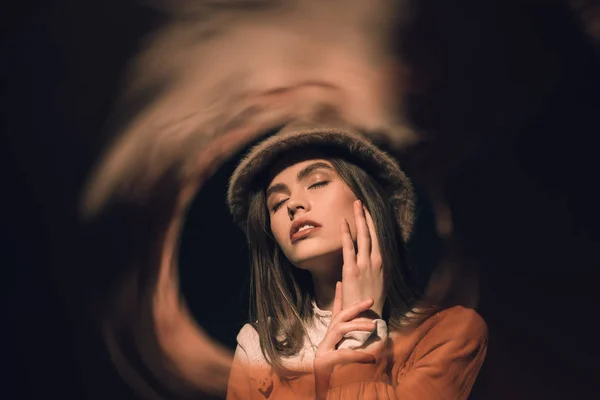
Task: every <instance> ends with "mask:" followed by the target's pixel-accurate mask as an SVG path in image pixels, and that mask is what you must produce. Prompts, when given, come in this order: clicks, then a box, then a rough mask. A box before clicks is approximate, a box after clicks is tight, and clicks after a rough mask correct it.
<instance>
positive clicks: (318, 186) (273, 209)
mask: <svg viewBox="0 0 600 400" xmlns="http://www.w3.org/2000/svg"><path fill="white" fill-rule="evenodd" d="M328 184H329V181H321V182H317V183H314V184H312V185H310V186H309V187H308V188H309V189H318V188H320V187H323V186H327V185H328ZM283 203H285V200H281V201H280V202H279V203H277V204H275V205H274V206H273V207H271V212H275V211H277V210H279V209H280V208H281V206H282V205H283Z"/></svg>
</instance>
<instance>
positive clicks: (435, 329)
mask: <svg viewBox="0 0 600 400" xmlns="http://www.w3.org/2000/svg"><path fill="white" fill-rule="evenodd" d="M453 314H454V315H452V316H445V317H443V318H440V319H439V320H438V321H436V323H435V324H434V325H433V326H432V327H430V328H429V329H428V331H427V332H426V333H425V334H424V335H423V337H422V338H421V339H420V340H419V341H418V343H417V344H416V346H415V347H414V349H413V352H414V354H413V355H412V357H409V359H413V360H414V362H413V363H412V365H408V364H405V365H389V363H390V362H391V361H389V359H388V357H381V359H380V360H379V362H378V363H377V364H373V365H366V364H348V365H343V366H339V367H336V369H334V372H333V373H332V375H331V379H330V389H329V392H328V397H327V398H328V399H329V400H338V399H339V400H342V399H344V400H353V399H365V400H367V399H377V400H383V399H388V400H393V399H399V400H400V399H401V400H413V399H415V400H416V399H418V400H437V399H440V400H442V399H444V400H446V399H460V400H462V399H466V398H467V397H468V395H469V393H470V392H471V388H472V387H473V384H474V383H475V379H476V378H477V374H478V373H479V370H480V368H481V365H482V364H483V360H484V358H485V354H486V349H487V326H486V324H485V322H484V321H483V319H482V318H481V317H480V316H479V314H477V313H476V312H475V311H473V310H468V309H464V308H462V307H461V312H456V313H453ZM396 346H402V343H401V342H398V343H397V344H396ZM388 371H392V375H393V376H391V377H390V376H388Z"/></svg>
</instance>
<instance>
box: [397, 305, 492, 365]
mask: <svg viewBox="0 0 600 400" xmlns="http://www.w3.org/2000/svg"><path fill="white" fill-rule="evenodd" d="M487 342H488V329H487V324H486V323H485V321H484V320H483V318H482V317H481V316H480V315H479V314H478V313H477V312H476V311H475V310H473V309H470V308H466V307H462V306H455V307H452V308H447V309H443V310H440V311H438V312H436V313H435V314H433V315H431V316H430V317H428V318H427V319H425V320H424V321H423V322H421V323H420V324H419V325H418V326H417V327H415V328H414V329H411V330H408V331H406V332H403V333H400V335H399V336H396V340H395V341H394V347H395V349H394V353H396V355H397V356H398V359H404V360H408V359H409V358H412V359H413V360H415V362H421V360H422V361H423V362H427V363H434V364H436V365H438V366H440V368H442V366H443V368H446V367H448V368H450V365H454V366H456V365H461V366H462V367H464V368H466V367H467V366H469V365H470V366H473V367H476V368H478V366H480V365H481V364H482V363H483V359H484V358H485V354H486V352H487Z"/></svg>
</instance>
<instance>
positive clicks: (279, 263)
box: [246, 149, 420, 376]
mask: <svg viewBox="0 0 600 400" xmlns="http://www.w3.org/2000/svg"><path fill="white" fill-rule="evenodd" d="M297 151H298V152H301V151H302V149H299V150H297ZM319 152H321V154H323V155H324V157H323V158H325V159H327V160H328V161H329V162H331V164H332V165H333V167H334V168H335V170H336V171H337V173H338V175H339V176H340V178H341V179H342V180H343V181H344V182H345V183H346V185H348V187H349V188H350V189H351V190H352V191H353V192H354V194H355V196H356V197H357V198H358V199H360V200H361V201H362V202H363V204H364V205H365V206H366V207H367V209H368V210H369V212H370V213H371V216H372V217H373V223H374V225H375V229H376V231H377V238H378V240H379V244H380V248H381V255H382V259H383V271H384V279H385V283H386V294H387V296H386V301H385V305H384V309H383V318H384V319H385V320H386V321H387V323H388V326H389V328H390V329H391V330H394V329H399V328H400V326H401V324H402V323H403V322H404V320H405V319H406V318H407V317H406V314H407V313H408V312H409V311H410V310H411V309H412V308H413V307H414V306H415V304H416V302H417V301H418V300H419V297H420V296H419V294H418V293H417V291H416V290H415V289H414V288H413V287H412V285H411V284H410V275H409V273H410V270H409V265H408V262H407V257H406V247H405V243H404V241H403V240H402V233H401V230H402V227H401V226H399V225H398V223H397V222H396V221H397V218H396V216H395V215H394V209H393V206H392V204H391V203H390V201H389V194H388V193H386V192H385V191H384V189H383V188H382V187H381V185H379V184H378V183H377V182H376V181H375V179H373V178H372V177H371V175H369V174H368V173H367V172H366V171H365V170H364V169H362V168H361V167H359V166H358V165H356V164H354V163H352V162H350V161H349V160H347V159H345V158H343V157H341V156H340V155H338V154H336V153H334V152H331V151H327V150H325V149H323V150H322V151H321V149H320V150H319ZM286 155H287V154H286ZM267 180H268V175H267V174H262V175H261V176H259V177H258V178H257V179H256V182H255V184H254V185H253V187H252V189H251V190H250V192H249V212H248V219H247V231H246V232H247V240H248V245H249V249H250V257H251V273H250V285H251V288H250V290H251V296H250V318H251V323H252V325H253V326H254V327H255V329H256V330H257V331H258V334H259V338H260V346H261V350H262V352H263V355H264V356H265V358H266V359H267V361H268V362H269V363H270V364H271V366H272V367H274V369H275V370H277V371H278V372H279V373H280V374H281V375H287V376H291V375H293V374H294V373H293V371H289V370H288V369H287V368H285V367H284V366H283V364H282V362H281V358H282V357H289V356H293V355H295V354H297V353H298V352H299V351H300V350H301V348H302V346H303V343H304V337H305V335H306V330H305V325H306V323H309V322H310V321H312V317H313V304H312V302H313V300H314V291H313V287H312V279H311V276H310V273H309V272H308V271H305V270H301V269H299V268H296V267H294V266H293V265H292V264H291V263H290V262H289V261H288V260H287V259H286V257H285V256H284V255H283V253H282V251H281V249H280V248H279V246H278V245H277V242H276V241H275V239H274V238H273V235H272V233H271V229H270V220H269V213H268V209H267V204H266V194H265V190H266V187H267V185H268V181H267Z"/></svg>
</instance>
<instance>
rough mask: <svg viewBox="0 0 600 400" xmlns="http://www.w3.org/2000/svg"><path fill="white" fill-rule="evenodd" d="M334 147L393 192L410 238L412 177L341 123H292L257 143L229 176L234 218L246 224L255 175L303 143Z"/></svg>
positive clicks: (392, 200) (398, 213)
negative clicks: (410, 178) (249, 191)
mask: <svg viewBox="0 0 600 400" xmlns="http://www.w3.org/2000/svg"><path fill="white" fill-rule="evenodd" d="M307 146H308V147H312V146H317V147H327V148H334V149H336V150H338V151H340V152H342V154H344V155H347V156H349V157H350V158H351V159H352V160H353V161H355V162H357V163H358V164H359V165H360V166H361V167H363V168H364V169H365V170H366V171H368V172H369V173H370V174H371V175H372V176H373V177H375V179H376V180H377V181H378V182H379V184H381V185H382V186H383V187H384V188H385V189H386V191H387V192H388V193H390V202H391V203H392V204H393V205H394V208H395V210H396V215H397V221H398V224H399V225H400V227H401V231H402V234H403V236H404V240H405V241H407V240H408V238H409V237H410V233H411V231H412V228H413V224H414V214H415V213H414V209H415V195H414V191H413V187H412V184H411V182H410V180H409V179H408V178H407V177H406V175H405V174H404V172H403V171H402V170H401V169H400V166H399V165H398V163H397V162H396V161H394V159H393V158H391V157H390V156H389V155H387V154H386V153H385V152H383V151H381V150H380V149H378V148H377V147H376V146H375V145H374V144H372V143H371V142H370V141H369V140H367V139H366V138H365V137H364V136H363V135H362V134H360V133H359V132H358V131H355V130H351V129H349V128H344V127H342V126H331V125H319V124H307V123H301V124H294V123H292V124H290V125H288V126H287V127H285V128H283V129H282V130H281V131H280V132H279V133H277V134H275V135H273V136H271V137H269V138H268V139H266V140H264V141H263V142H261V143H259V144H258V145H256V146H255V147H254V148H253V149H252V150H251V151H250V152H249V153H248V154H247V155H246V157H245V158H244V159H243V160H242V161H241V162H240V164H239V165H238V167H237V168H236V170H235V171H234V173H233V175H232V176H231V179H230V184H229V190H228V193H227V201H228V204H229V209H230V211H231V214H232V215H233V217H234V220H235V221H236V222H237V223H238V224H239V225H240V226H241V227H242V229H244V228H245V222H246V218H247V215H248V198H247V195H248V190H249V188H250V186H251V185H252V183H253V181H254V179H255V178H256V177H257V175H258V174H260V173H261V172H262V171H264V170H265V169H266V168H267V167H269V165H271V164H272V162H273V161H274V160H275V159H276V158H277V157H278V156H280V155H282V154H283V153H285V152H286V151H289V150H292V149H294V148H303V147H307Z"/></svg>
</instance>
